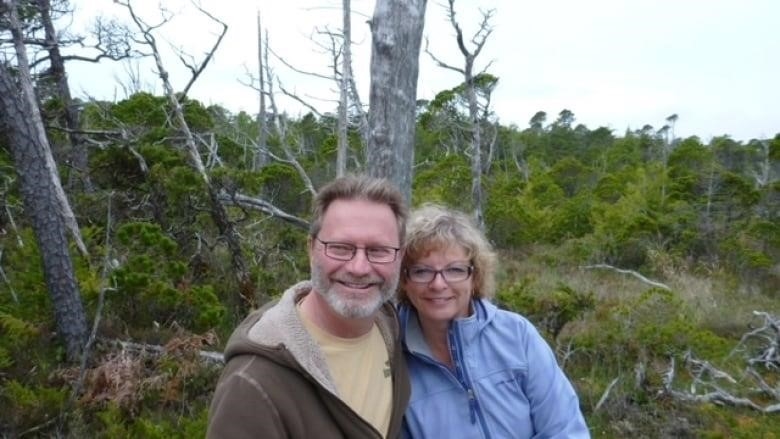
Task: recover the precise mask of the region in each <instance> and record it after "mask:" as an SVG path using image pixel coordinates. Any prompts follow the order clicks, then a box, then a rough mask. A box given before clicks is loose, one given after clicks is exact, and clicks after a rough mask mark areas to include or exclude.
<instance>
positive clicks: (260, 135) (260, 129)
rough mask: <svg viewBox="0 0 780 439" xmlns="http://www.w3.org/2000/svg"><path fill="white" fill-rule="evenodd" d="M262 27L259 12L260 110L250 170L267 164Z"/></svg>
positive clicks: (258, 75) (258, 72)
mask: <svg viewBox="0 0 780 439" xmlns="http://www.w3.org/2000/svg"><path fill="white" fill-rule="evenodd" d="M263 70H264V68H263V27H262V22H261V20H260V11H257V81H258V89H259V91H258V93H257V94H258V97H259V98H260V99H259V101H260V102H259V104H260V108H259V109H258V112H257V149H256V150H255V154H254V160H253V161H252V169H253V170H255V171H256V170H258V169H262V168H263V167H265V166H266V165H267V164H268V155H267V154H266V151H267V150H268V145H267V141H268V129H267V127H266V118H267V116H266V111H265V72H264V71H263Z"/></svg>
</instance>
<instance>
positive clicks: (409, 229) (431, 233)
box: [398, 203, 497, 303]
mask: <svg viewBox="0 0 780 439" xmlns="http://www.w3.org/2000/svg"><path fill="white" fill-rule="evenodd" d="M453 245H456V246H459V247H461V248H462V249H463V250H465V252H466V256H467V257H468V258H469V260H470V261H471V264H472V265H473V266H474V272H473V274H472V276H473V284H474V291H473V292H472V297H474V298H485V299H491V298H492V297H493V296H494V295H495V289H496V281H495V274H496V268H497V267H496V266H497V258H496V253H495V252H494V251H493V246H492V245H491V244H490V242H489V241H488V240H487V238H486V237H485V234H484V233H483V232H482V231H481V230H480V229H479V227H477V226H476V225H475V224H474V221H472V220H471V218H470V217H468V216H467V215H466V214H464V213H463V212H459V211H456V210H454V209H450V208H448V207H445V206H442V205H439V204H434V203H426V204H423V205H422V206H420V207H419V208H417V209H415V210H413V211H412V213H411V215H410V217H409V221H408V222H407V224H406V239H405V248H406V250H405V252H404V258H403V262H402V264H401V270H402V273H403V275H406V271H407V269H408V268H409V267H410V266H411V265H413V264H414V263H416V262H417V260H419V259H420V258H422V257H424V256H425V255H427V254H429V253H430V252H432V251H436V250H444V249H447V248H449V247H451V246H453ZM398 300H399V302H407V303H408V298H407V296H406V292H405V291H404V290H403V288H400V289H399V291H398Z"/></svg>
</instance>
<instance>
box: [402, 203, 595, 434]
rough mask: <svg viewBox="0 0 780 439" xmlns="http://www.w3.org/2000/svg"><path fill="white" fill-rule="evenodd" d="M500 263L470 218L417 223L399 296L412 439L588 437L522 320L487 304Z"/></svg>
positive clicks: (548, 356) (423, 216)
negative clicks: (444, 438) (406, 366)
mask: <svg viewBox="0 0 780 439" xmlns="http://www.w3.org/2000/svg"><path fill="white" fill-rule="evenodd" d="M495 269H496V256H495V254H494V253H493V250H492V249H491V246H490V244H489V243H488V241H487V239H486V238H485V236H484V235H483V234H482V233H481V232H480V231H479V229H478V228H477V227H475V226H474V224H473V223H472V222H471V221H470V220H469V219H468V217H467V216H465V215H464V214H462V213H460V212H456V211H453V210H450V209H447V208H444V207H441V206H437V205H425V206H423V207H422V208H420V209H418V210H416V211H415V212H413V213H412V216H411V219H410V222H409V224H408V226H407V233H406V254H405V256H404V260H403V267H402V281H401V289H400V291H399V301H400V303H399V305H400V321H401V331H402V343H403V346H404V351H405V354H406V358H407V360H408V363H409V372H410V374H411V382H412V396H411V401H410V404H409V408H408V409H407V411H406V414H405V420H404V433H405V435H406V436H407V437H413V438H439V437H449V438H531V437H533V438H551V437H565V438H572V437H574V438H581V437H590V435H589V433H588V428H587V426H586V425H585V420H584V418H583V416H582V413H581V412H580V408H579V401H578V398H577V395H576V393H575V392H574V389H573V388H572V385H571V383H570V382H569V380H568V379H567V378H566V376H565V375H564V373H563V371H562V370H561V368H560V367H559V366H558V364H557V361H556V359H555V355H554V354H553V352H552V350H551V349H550V347H549V346H548V345H547V343H546V342H545V341H544V339H542V337H541V336H540V335H539V333H538V332H537V330H536V328H534V326H533V325H532V324H531V323H530V322H529V321H528V320H526V319H525V318H524V317H522V316H520V315H518V314H515V313H512V312H508V311H504V310H500V309H498V308H497V307H496V306H495V305H493V304H492V303H490V302H489V300H488V299H490V298H491V297H492V296H493V293H494V288H495V280H494V275H495Z"/></svg>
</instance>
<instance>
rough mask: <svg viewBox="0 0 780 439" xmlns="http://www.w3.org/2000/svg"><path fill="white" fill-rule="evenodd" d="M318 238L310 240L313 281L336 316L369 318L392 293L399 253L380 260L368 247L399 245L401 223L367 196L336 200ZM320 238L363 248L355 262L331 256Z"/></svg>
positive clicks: (396, 281) (387, 207) (325, 216)
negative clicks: (370, 255)
mask: <svg viewBox="0 0 780 439" xmlns="http://www.w3.org/2000/svg"><path fill="white" fill-rule="evenodd" d="M316 238H317V239H312V241H311V243H310V244H309V260H310V264H311V277H312V284H313V286H314V290H315V292H316V293H317V294H320V295H321V296H322V297H323V298H324V299H325V301H326V302H327V303H328V304H329V305H330V307H331V308H332V309H333V311H335V312H336V313H337V314H338V315H340V316H342V317H344V318H348V319H354V318H365V317H370V316H372V315H373V314H374V313H375V312H376V311H377V310H378V309H379V307H380V306H381V305H382V304H383V303H384V302H386V301H387V300H389V299H390V298H391V297H393V294H395V290H396V287H397V285H398V277H399V272H400V265H401V262H400V261H401V257H400V256H401V255H397V257H396V259H395V260H394V261H392V262H389V263H384V264H380V263H374V262H370V261H369V260H368V258H367V257H366V251H365V249H364V248H365V247H368V248H375V247H395V248H398V247H400V243H399V237H398V223H397V221H396V218H395V215H394V214H393V211H392V209H390V207H389V206H387V205H385V204H380V203H375V202H372V201H367V200H335V201H333V202H332V203H331V204H330V206H328V209H327V210H326V211H325V215H324V217H323V219H322V227H321V229H320V232H319V233H318V235H317V237H316ZM320 241H325V242H329V243H343V244H351V245H354V246H357V247H361V248H359V249H358V250H357V252H356V253H355V256H354V257H353V258H352V259H351V260H349V261H340V260H337V259H333V258H331V257H329V256H327V255H326V254H325V245H324V244H322V242H320Z"/></svg>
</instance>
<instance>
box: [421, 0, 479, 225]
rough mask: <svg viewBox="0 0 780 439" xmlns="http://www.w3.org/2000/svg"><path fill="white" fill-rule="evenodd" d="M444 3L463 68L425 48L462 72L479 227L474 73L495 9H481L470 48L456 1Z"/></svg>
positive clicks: (472, 195) (472, 191)
mask: <svg viewBox="0 0 780 439" xmlns="http://www.w3.org/2000/svg"><path fill="white" fill-rule="evenodd" d="M447 4H448V7H447V18H448V19H449V21H450V25H452V28H453V29H454V30H455V40H456V42H457V44H458V49H459V50H460V53H461V54H462V55H463V60H464V65H463V67H456V66H453V65H451V64H448V63H446V62H444V61H442V60H440V59H439V58H437V57H436V56H435V55H433V54H432V53H431V52H429V51H427V49H426V52H427V53H428V55H429V56H430V57H431V58H432V59H433V60H434V61H435V62H436V64H437V65H439V67H442V68H445V69H448V70H453V71H455V72H458V73H460V74H461V75H463V78H464V85H465V89H466V90H465V91H466V100H467V102H468V117H469V126H468V132H469V133H470V144H471V147H470V148H469V155H470V158H471V198H472V201H473V203H474V213H473V215H474V219H475V221H476V222H477V224H478V225H479V226H480V227H481V228H482V229H484V228H485V218H484V213H483V208H482V205H483V201H482V198H483V193H482V172H483V169H482V168H483V166H482V128H481V125H480V120H479V119H480V117H479V116H480V111H479V103H478V102H477V92H476V88H477V86H476V84H475V78H476V77H477V76H478V74H475V73H474V62H475V60H476V59H477V57H478V56H479V54H480V53H481V52H482V49H483V48H484V47H485V43H487V40H488V38H489V37H490V34H491V33H492V32H493V28H492V26H491V25H490V19H491V18H492V16H493V13H494V11H493V10H492V9H491V10H487V11H482V22H481V23H480V25H479V28H478V29H477V31H476V32H475V33H474V35H473V36H472V37H471V44H472V45H473V49H469V48H468V47H466V43H465V41H464V38H463V30H462V29H461V27H460V24H458V21H457V19H456V18H455V0H448V3H447ZM489 66H490V63H488V66H486V67H485V69H483V70H482V71H481V72H480V74H481V73H484V72H485V71H486V69H487V68H488V67H489Z"/></svg>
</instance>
